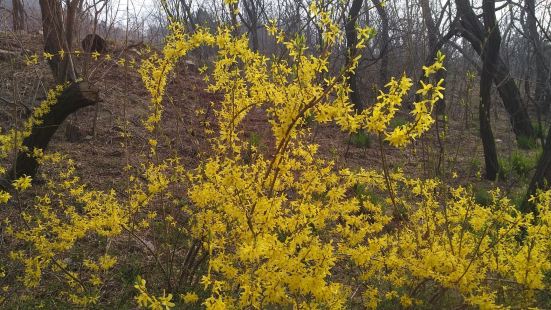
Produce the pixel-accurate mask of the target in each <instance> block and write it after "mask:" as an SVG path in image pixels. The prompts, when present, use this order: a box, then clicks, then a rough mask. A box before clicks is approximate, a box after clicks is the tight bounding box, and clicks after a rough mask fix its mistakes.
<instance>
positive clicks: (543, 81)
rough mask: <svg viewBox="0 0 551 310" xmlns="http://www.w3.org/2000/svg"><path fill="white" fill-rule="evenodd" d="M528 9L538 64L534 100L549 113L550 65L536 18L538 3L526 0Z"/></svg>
mask: <svg viewBox="0 0 551 310" xmlns="http://www.w3.org/2000/svg"><path fill="white" fill-rule="evenodd" d="M525 9H526V13H527V14H526V30H527V31H526V33H527V34H528V37H529V39H530V41H531V43H532V50H533V54H534V56H535V66H536V68H535V69H536V87H535V90H534V102H535V104H536V109H537V110H538V113H547V112H548V111H549V104H546V103H547V98H551V87H550V83H549V78H550V77H549V67H548V66H547V62H546V59H545V55H544V51H543V46H542V42H541V38H540V35H539V33H538V26H537V20H536V4H535V1H534V0H526V1H525Z"/></svg>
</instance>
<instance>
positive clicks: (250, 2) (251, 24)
mask: <svg viewBox="0 0 551 310" xmlns="http://www.w3.org/2000/svg"><path fill="white" fill-rule="evenodd" d="M243 7H244V8H245V13H246V14H247V21H245V19H244V18H242V19H241V20H242V22H243V24H245V27H247V30H248V31H249V42H250V44H251V47H252V50H253V51H255V52H257V51H258V17H259V16H258V14H259V8H258V4H257V3H255V0H245V1H243Z"/></svg>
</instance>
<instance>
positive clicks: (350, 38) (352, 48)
mask: <svg viewBox="0 0 551 310" xmlns="http://www.w3.org/2000/svg"><path fill="white" fill-rule="evenodd" d="M362 4H363V0H352V5H351V6H350V10H349V11H348V18H347V19H346V25H345V32H346V46H347V48H348V51H349V55H348V57H347V58H346V60H347V63H350V61H352V58H354V57H356V55H357V54H358V51H357V48H356V45H357V44H358V34H357V31H356V21H357V19H358V14H359V13H360V10H361V8H362ZM356 71H357V70H356ZM356 71H354V72H351V73H349V74H348V84H349V86H350V90H351V92H350V101H351V102H352V104H354V107H355V108H356V110H358V111H361V110H362V109H363V104H362V101H361V98H360V93H359V89H358V82H357V79H356V74H357V73H356Z"/></svg>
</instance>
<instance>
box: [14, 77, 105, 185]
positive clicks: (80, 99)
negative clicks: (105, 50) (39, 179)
mask: <svg viewBox="0 0 551 310" xmlns="http://www.w3.org/2000/svg"><path fill="white" fill-rule="evenodd" d="M98 101H99V95H98V91H97V90H95V89H93V88H92V87H91V86H90V85H89V84H88V83H86V82H82V83H79V84H72V85H71V86H69V87H68V88H67V89H65V90H64V91H63V93H61V95H60V96H59V98H58V99H57V103H56V104H55V105H54V106H52V108H51V109H50V112H48V113H47V114H46V115H45V116H44V117H43V118H42V124H41V125H39V126H35V127H33V129H32V131H31V135H30V136H28V137H27V138H25V139H24V140H23V146H24V147H25V148H26V149H28V150H29V152H32V150H33V149H35V148H36V149H42V150H46V149H47V147H48V144H49V143H50V140H51V139H52V136H53V135H54V133H55V132H56V130H57V129H58V128H59V126H60V125H61V123H63V121H64V120H65V119H66V118H67V116H69V115H71V114H72V113H74V112H76V111H77V110H79V109H81V108H84V107H87V106H90V105H93V104H95V103H97V102H98ZM37 170H38V162H37V161H36V159H35V158H34V157H32V156H29V154H27V153H26V152H21V153H19V154H18V156H17V160H16V162H15V165H14V166H13V167H12V168H11V169H10V172H9V174H8V177H9V178H10V179H16V178H19V177H21V176H23V175H28V176H31V177H34V176H35V175H36V172H37Z"/></svg>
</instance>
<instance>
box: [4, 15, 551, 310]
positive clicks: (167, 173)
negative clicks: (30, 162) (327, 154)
mask: <svg viewBox="0 0 551 310" xmlns="http://www.w3.org/2000/svg"><path fill="white" fill-rule="evenodd" d="M311 10H312V12H313V13H314V15H315V16H318V17H319V26H320V28H321V29H324V31H325V32H324V42H329V44H337V43H338V39H339V38H340V35H339V30H338V29H339V27H338V26H337V25H336V24H334V23H332V22H331V19H330V18H329V14H328V13H327V12H324V11H321V10H319V9H318V8H317V7H316V6H315V5H313V6H312V8H311ZM171 31H172V34H171V35H170V36H169V37H168V39H167V43H166V45H165V47H164V49H163V53H162V55H154V56H152V57H151V58H150V59H148V60H145V61H143V62H142V64H141V67H140V73H141V74H142V78H143V81H144V85H145V86H146V88H147V89H148V91H149V93H150V95H151V105H150V115H149V117H148V119H147V120H146V121H145V126H146V128H147V129H148V130H149V131H150V132H151V140H150V150H149V152H150V154H151V155H156V154H158V153H157V147H158V143H159V142H157V140H156V139H155V138H154V137H155V132H156V131H157V130H158V128H159V126H160V124H161V122H160V120H161V117H162V113H163V94H164V90H165V87H166V85H167V76H169V74H170V72H171V70H172V69H173V68H174V66H175V64H176V62H177V60H178V58H180V57H182V56H184V55H185V54H186V53H187V52H188V51H189V50H191V49H192V48H195V47H198V46H201V45H209V46H215V47H217V48H218V58H217V60H216V62H215V63H214V69H213V74H212V76H210V77H209V78H210V79H211V80H210V84H209V86H208V89H209V91H212V92H218V93H221V94H222V95H223V99H222V100H221V102H219V103H218V104H217V106H216V113H215V115H216V116H217V121H218V128H219V132H218V135H217V136H216V137H215V138H213V139H212V151H211V153H210V154H208V156H206V157H205V158H202V159H201V161H200V163H198V165H197V167H196V168H194V169H189V170H186V169H185V168H184V167H183V166H182V165H181V163H180V160H179V159H178V158H166V159H163V158H159V157H156V156H151V157H150V158H152V160H151V161H150V162H143V163H140V164H139V165H137V166H136V167H129V168H127V169H128V171H130V176H129V185H128V187H127V189H126V191H125V192H124V193H123V194H121V195H119V194H118V193H116V192H115V191H114V190H111V191H107V192H103V191H98V190H94V189H90V188H87V187H86V186H85V185H84V184H82V183H81V181H80V179H79V178H78V177H77V176H76V174H75V169H74V164H73V163H72V162H71V161H67V160H66V159H64V158H63V157H60V156H53V155H43V156H41V157H40V158H41V160H42V162H43V163H48V162H49V163H51V164H53V165H58V166H64V168H65V169H63V170H64V171H63V172H62V173H60V174H54V175H50V176H48V182H47V192H45V193H44V194H41V195H38V197H36V199H35V200H34V202H33V203H30V202H25V203H28V205H26V206H25V205H24V204H23V202H21V200H19V199H17V200H16V203H17V204H18V206H19V207H21V209H23V206H25V211H24V212H22V214H21V218H20V219H18V221H17V222H12V223H10V222H8V223H7V224H6V226H7V227H6V231H7V233H8V234H9V236H11V237H12V238H14V239H15V240H18V241H19V242H20V243H19V244H18V246H16V249H14V250H13V251H12V252H11V255H10V257H11V258H12V259H13V261H15V262H17V266H18V268H19V270H21V272H20V273H19V274H18V276H19V278H20V280H21V283H22V285H23V286H24V287H25V288H23V290H26V292H27V293H32V292H33V290H35V289H36V288H37V287H38V286H39V285H40V284H41V283H44V282H46V281H47V286H46V287H45V288H44V290H46V291H48V292H50V293H52V294H55V295H56V297H58V298H60V299H64V300H66V301H67V302H71V303H73V304H77V305H81V306H91V305H94V304H101V303H102V301H103V300H104V299H105V298H106V297H105V296H106V295H107V294H108V291H107V289H106V286H104V285H105V284H106V283H109V285H110V286H109V287H117V285H120V283H111V282H110V281H113V280H112V278H111V277H110V276H109V275H110V273H111V272H112V270H113V269H115V268H118V263H119V259H120V257H117V253H114V252H116V251H114V250H111V248H110V247H107V248H106V249H103V248H102V249H99V248H96V247H88V248H85V247H80V245H82V244H83V243H86V242H95V241H93V240H100V241H101V242H104V243H105V244H109V243H110V242H111V241H112V240H116V241H120V240H121V239H123V238H122V236H126V237H127V238H131V239H132V240H135V241H136V242H137V243H138V244H139V245H140V246H141V247H143V249H144V250H143V251H144V252H145V253H147V255H144V256H145V257H144V261H145V260H149V264H151V265H154V266H155V272H151V273H150V274H149V275H148V278H147V279H146V278H145V277H144V278H141V277H138V278H137V279H136V281H135V285H134V287H135V288H136V296H135V300H136V302H137V304H138V305H139V306H141V307H149V308H154V309H163V308H164V309H168V308H172V307H175V306H177V305H178V306H183V305H184V304H188V305H189V304H196V303H200V304H202V305H203V306H205V307H207V308H216V309H221V308H269V307H274V308H275V307H288V308H291V307H293V308H343V307H345V306H349V307H369V308H375V307H377V306H382V305H384V306H387V307H390V308H396V307H411V306H440V307H444V306H446V307H455V306H463V305H476V306H480V307H488V308H489V307H495V306H496V305H510V306H513V307H518V306H528V305H535V299H534V296H535V294H536V293H537V292H538V290H541V289H543V288H545V283H544V275H545V273H546V272H547V271H549V270H550V269H551V262H550V260H549V253H550V252H549V245H550V241H551V240H550V236H551V234H550V233H549V232H550V227H551V211H550V210H549V208H550V206H551V192H545V193H540V194H539V195H538V196H537V197H535V198H533V199H535V203H536V204H537V205H538V210H539V213H538V214H537V215H534V214H522V213H520V212H518V211H517V210H516V208H515V207H514V206H513V205H512V204H511V202H510V201H509V200H508V199H507V198H506V197H504V196H503V195H502V194H501V193H500V191H499V190H495V191H491V192H490V196H491V199H490V200H489V201H488V204H487V205H481V204H479V203H477V202H476V201H475V198H473V197H474V195H473V193H472V192H471V191H469V190H466V189H465V188H463V187H450V186H448V185H446V184H443V183H441V182H440V181H439V180H434V179H428V180H420V179H415V178H409V177H407V176H405V175H404V173H403V172H402V171H400V170H397V171H395V172H393V173H389V172H388V171H387V170H386V169H385V170H384V171H376V170H364V169H354V170H353V169H349V168H346V167H341V168H337V167H336V166H335V163H334V162H332V161H330V160H327V159H324V158H323V157H322V156H320V155H318V145H315V144H312V143H309V142H308V141H309V139H307V138H308V136H309V130H308V128H306V127H305V126H302V125H303V124H304V122H305V118H306V117H308V115H310V114H311V115H314V119H315V121H317V122H319V123H327V122H333V123H335V124H337V125H338V126H340V128H341V129H342V130H344V131H346V132H349V133H354V132H358V131H359V130H364V131H365V132H368V133H371V134H374V135H377V136H378V137H380V138H382V139H385V140H386V141H388V142H389V144H390V145H392V146H394V147H403V146H405V145H407V144H409V143H411V141H412V140H413V139H416V138H418V137H419V136H420V135H421V134H423V133H424V132H426V131H427V130H428V129H429V128H430V125H431V124H432V123H433V119H432V117H431V113H432V109H433V107H434V104H435V103H436V102H437V101H438V100H439V99H440V98H442V93H441V90H442V87H441V86H440V85H441V82H442V81H432V82H430V83H429V82H427V84H425V83H424V82H423V83H421V85H420V87H419V89H418V90H417V93H419V94H420V97H421V100H420V101H419V102H415V103H414V104H413V106H414V110H413V111H412V118H413V119H412V120H411V121H409V122H406V123H404V124H402V125H400V126H397V127H395V128H391V127H389V125H390V122H391V121H392V119H393V118H394V115H395V113H396V111H397V110H398V109H399V107H400V106H401V103H402V100H403V99H402V98H404V97H405V96H406V95H407V94H408V92H409V91H410V88H411V86H412V82H411V80H410V79H408V78H407V77H405V76H404V77H402V78H400V79H398V80H396V79H392V80H391V81H390V82H389V84H387V86H386V89H385V92H382V93H381V94H380V96H379V97H378V101H377V102H376V103H375V104H374V105H373V106H372V107H371V108H369V109H367V110H365V111H363V112H362V113H360V114H358V113H355V112H354V109H353V107H352V104H351V103H350V102H349V99H348V91H349V90H348V85H347V80H346V77H345V75H342V74H341V75H339V76H336V77H332V78H327V79H326V81H324V82H323V84H322V82H321V80H322V79H320V78H319V75H320V72H323V71H327V63H328V57H329V56H328V53H322V55H321V56H319V57H318V56H315V55H311V54H308V53H306V52H305V51H306V47H305V46H304V45H303V42H302V41H301V40H300V39H294V40H287V39H286V38H285V36H284V34H283V33H282V32H281V31H279V30H277V29H276V28H275V27H274V26H270V27H268V31H269V32H270V33H272V34H273V35H275V37H276V38H277V40H278V41H279V42H282V43H283V45H284V46H285V48H286V49H287V52H288V54H289V59H287V60H282V59H273V58H267V57H265V56H262V55H259V54H258V53H254V52H252V51H251V50H249V48H248V40H247V38H246V37H241V38H234V37H232V36H231V31H230V30H228V29H220V30H219V32H218V33H217V34H216V35H213V34H210V33H207V32H206V31H203V30H200V31H198V32H197V33H195V34H193V35H188V34H184V33H183V30H182V27H181V26H178V25H173V26H171ZM358 31H359V38H358V39H359V43H358V45H359V46H361V45H362V44H363V43H365V40H366V39H367V38H368V37H369V33H371V30H370V29H367V28H366V29H358ZM330 47H331V46H329V48H330ZM352 57H353V58H354V55H352ZM354 59H355V61H352V62H351V65H350V67H348V68H345V69H344V70H343V71H347V70H354V69H355V67H356V65H357V58H354ZM443 59H444V56H443V55H441V54H439V55H438V57H437V59H436V60H435V63H434V64H433V65H431V66H428V67H424V72H425V75H426V76H427V77H429V78H431V77H433V74H434V73H435V72H437V71H438V70H440V69H441V68H442V61H443ZM255 106H257V107H260V108H261V109H262V111H264V113H266V116H267V118H268V121H269V124H270V130H271V134H272V135H273V137H272V138H273V139H274V141H275V147H274V149H273V150H271V153H269V154H262V153H259V154H258V155H257V156H254V157H250V158H249V159H248V160H244V157H243V156H244V153H246V152H247V147H248V146H249V145H250V143H249V142H247V141H246V138H245V139H244V133H243V131H242V126H241V125H242V121H243V119H244V118H245V116H246V115H247V113H249V112H250V111H251V110H252V108H253V107H255ZM156 158H157V159H156ZM16 184H17V187H18V191H17V192H16V195H17V198H19V197H23V196H22V195H23V194H24V191H25V190H26V189H28V188H29V186H30V184H28V182H27V180H26V179H21V180H17V181H16ZM358 184H361V185H360V186H359V185H358ZM368 193H377V195H378V196H379V195H380V196H381V197H382V198H381V200H383V201H382V202H381V203H378V201H379V199H364V198H365V196H366V195H368ZM372 196H373V195H372ZM10 199H11V198H10V197H7V199H6V200H10ZM12 201H13V200H12ZM76 204H79V205H81V208H80V209H79V210H77V209H76V208H75V207H74V206H75V205H76ZM150 234H153V236H152V239H154V240H156V242H157V243H155V244H153V243H152V242H150V241H148V240H147V237H148V236H149V235H150ZM521 234H522V238H519V236H521ZM84 251H86V253H84ZM121 252H122V251H121ZM125 270H126V273H130V274H133V272H134V271H133V270H132V269H130V270H129V269H128V267H125ZM198 282H199V284H200V286H198V285H196V284H198ZM53 283H58V284H59V286H61V287H60V288H59V289H56V290H55V292H54V291H50V290H51V288H52V287H53ZM13 296H15V298H18V296H20V295H17V294H16V295H13ZM21 296H22V295H21ZM21 298H22V297H21Z"/></svg>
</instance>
